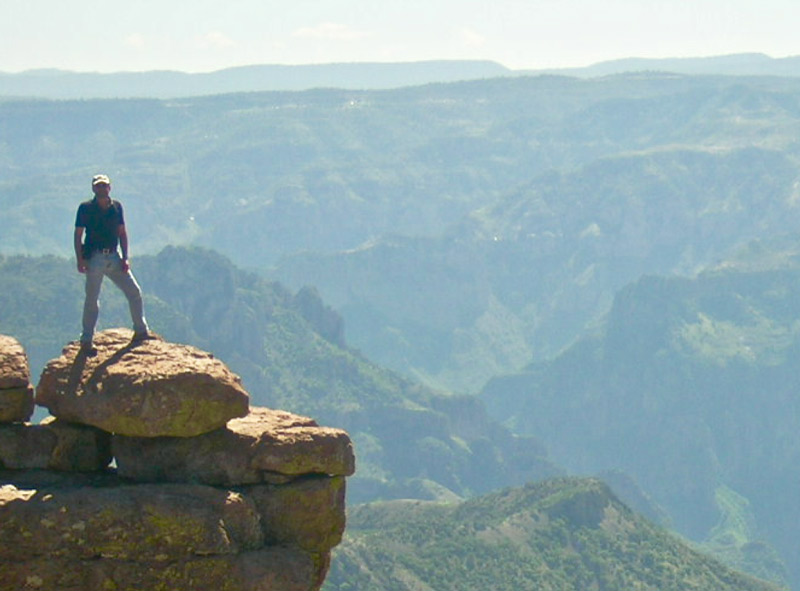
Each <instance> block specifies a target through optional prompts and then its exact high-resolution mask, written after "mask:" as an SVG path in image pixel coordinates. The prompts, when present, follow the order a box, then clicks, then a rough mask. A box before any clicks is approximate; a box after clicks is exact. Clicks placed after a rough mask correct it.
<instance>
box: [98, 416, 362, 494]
mask: <svg viewBox="0 0 800 591" xmlns="http://www.w3.org/2000/svg"><path fill="white" fill-rule="evenodd" d="M113 447H114V456H115V457H116V458H117V466H118V469H119V474H120V475H121V476H126V477H128V478H133V479H136V480H141V481H159V480H160V481H170V482H202V483H205V484H215V485H223V486H230V485H233V484H254V483H259V482H282V481H284V482H285V481H287V480H291V479H292V478H295V477H297V476H300V475H304V474H325V475H329V476H350V475H351V474H352V473H353V471H354V470H355V458H354V456H353V448H352V445H351V443H350V438H349V437H348V435H347V433H345V432H344V431H342V430H341V429H332V428H326V427H320V426H319V425H317V423H316V422H315V421H314V420H312V419H310V418H308V417H302V416H299V415H295V414H291V413H288V412H285V411H278V410H272V409H268V408H252V409H250V413H249V414H248V415H247V416H246V417H243V418H240V419H234V420H232V421H230V422H229V423H228V425H227V426H226V427H224V428H222V429H217V430H215V431H212V432H210V433H206V434H204V435H200V436H198V437H193V438H191V439H187V438H185V437H159V438H148V437H125V436H117V435H115V436H114V439H113Z"/></svg>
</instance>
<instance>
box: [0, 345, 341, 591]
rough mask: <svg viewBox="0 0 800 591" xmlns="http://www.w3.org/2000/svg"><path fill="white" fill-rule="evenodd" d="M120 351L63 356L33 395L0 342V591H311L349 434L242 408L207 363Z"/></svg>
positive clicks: (168, 351)
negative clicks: (38, 412)
mask: <svg viewBox="0 0 800 591" xmlns="http://www.w3.org/2000/svg"><path fill="white" fill-rule="evenodd" d="M131 336H132V333H131V332H130V331H126V330H122V329H115V330H108V331H104V332H102V333H100V334H98V335H97V338H96V341H95V344H96V346H97V349H98V354H97V355H96V356H94V357H87V356H85V355H83V354H82V353H81V352H80V348H79V346H78V344H77V343H70V344H69V345H67V346H66V347H65V349H64V351H63V353H62V355H61V356H60V357H58V358H57V359H54V360H52V361H50V362H49V363H48V364H47V366H46V367H45V368H44V371H43V372H42V374H41V378H40V380H39V382H38V385H37V387H36V390H35V392H34V388H33V386H32V385H31V382H30V372H29V368H28V362H27V357H26V355H25V351H24V349H23V348H22V346H21V345H20V344H19V342H18V341H16V340H15V339H13V338H12V337H7V336H1V335H0V542H1V543H0V572H2V576H0V591H6V590H8V591H10V590H12V589H13V590H15V591H17V590H26V589H37V590H53V591H55V590H59V591H70V590H73V589H74V590H76V591H77V590H80V591H85V590H89V591H91V590H95V589H97V590H105V589H114V590H118V591H124V590H131V591H132V590H134V589H135V590H141V589H170V590H176V591H177V590H187V591H188V590H192V591H197V590H204V589H208V590H214V591H218V590H220V591H266V590H269V591H314V590H317V589H319V588H320V587H321V585H322V582H323V581H324V578H325V574H326V573H327V569H328V565H329V561H330V550H331V548H333V547H334V546H335V545H336V544H338V543H339V541H340V540H341V537H342V534H343V532H344V527H345V511H344V508H345V477H346V476H349V475H351V474H352V473H353V472H354V470H355V459H354V455H353V448H352V444H351V442H350V438H349V437H348V435H347V433H345V432H344V431H342V430H340V429H333V428H326V427H321V426H319V425H317V424H316V422H314V421H313V420H312V419H310V418H307V417H302V416H298V415H294V414H291V413H288V412H284V411H279V410H272V409H267V408H250V407H249V396H248V394H247V392H246V391H245V390H244V388H243V387H242V385H241V381H240V380H239V378H238V376H236V375H235V374H233V373H232V372H230V370H228V368H227V367H226V366H225V365H224V364H223V363H222V362H221V361H219V360H217V359H215V358H214V357H213V356H212V355H210V354H209V353H206V352H203V351H200V350H198V349H196V348H193V347H188V346H185V345H178V344H175V343H169V342H166V341H164V340H162V339H159V338H156V339H152V340H147V341H143V342H139V343H133V342H131ZM34 403H35V404H38V405H40V406H43V407H46V408H47V409H48V410H49V412H50V414H51V416H50V417H48V418H47V419H45V420H44V421H42V422H41V423H39V424H31V423H29V422H28V421H29V420H30V418H31V416H32V413H33V409H34Z"/></svg>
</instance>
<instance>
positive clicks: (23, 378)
mask: <svg viewBox="0 0 800 591" xmlns="http://www.w3.org/2000/svg"><path fill="white" fill-rule="evenodd" d="M33 407H34V403H33V386H31V383H30V370H29V367H28V357H27V355H26V354H25V350H24V349H23V348H22V345H20V343H19V341H17V339H15V338H13V337H9V336H5V335H0V423H13V422H24V421H27V420H28V419H30V418H31V415H32V414H33Z"/></svg>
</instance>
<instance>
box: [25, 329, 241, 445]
mask: <svg viewBox="0 0 800 591" xmlns="http://www.w3.org/2000/svg"><path fill="white" fill-rule="evenodd" d="M132 334H133V333H132V332H131V331H129V330H123V329H113V330H106V331H103V332H101V333H98V334H97V335H96V338H95V346H96V347H97V355H96V356H93V357H90V356H87V355H85V354H83V353H82V352H81V350H80V345H79V343H78V342H73V343H70V344H69V345H68V346H67V347H66V348H65V349H64V351H63V353H62V355H61V356H60V357H58V358H57V359H54V360H52V361H50V362H49V363H48V364H47V366H46V367H45V369H44V371H43V372H42V375H41V378H40V380H39V384H38V386H37V388H36V402H37V404H39V405H41V406H44V407H47V408H48V409H49V411H50V413H51V414H52V415H53V416H56V417H59V418H62V419H64V420H66V421H70V422H75V423H84V424H87V425H93V426H95V427H98V428H100V429H103V430H104V431H108V432H111V433H117V434H121V435H129V436H134V437H193V436H196V435H201V434H203V433H207V432H209V431H213V430H215V429H219V428H220V427H223V426H224V425H225V424H226V423H227V422H228V421H229V420H230V419H232V418H235V417H242V416H245V415H246V414H247V411H248V406H249V396H248V394H247V392H246V391H245V390H244V388H243V387H242V383H241V379H240V378H239V376H237V375H235V374H234V373H232V372H231V371H230V370H229V369H228V368H227V366H226V365H225V364H224V363H222V362H221V361H219V360H217V359H215V358H214V356H213V355H211V354H210V353H206V352H204V351H201V350H199V349H196V348H195V347H191V346H188V345H179V344H175V343H169V342H166V341H164V340H162V339H160V338H154V339H150V340H145V341H141V342H132V341H131V337H132Z"/></svg>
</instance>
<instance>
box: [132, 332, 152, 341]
mask: <svg viewBox="0 0 800 591" xmlns="http://www.w3.org/2000/svg"><path fill="white" fill-rule="evenodd" d="M157 338H158V337H157V336H156V335H155V334H154V333H152V332H150V331H147V332H135V333H133V338H132V339H131V342H132V343H141V342H142V341H152V340H155V339H157Z"/></svg>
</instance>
